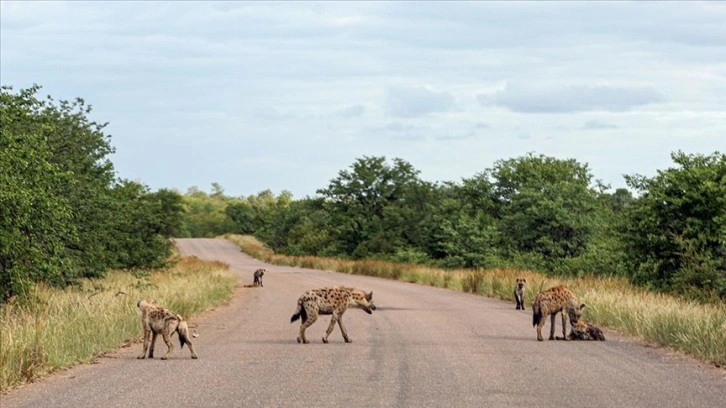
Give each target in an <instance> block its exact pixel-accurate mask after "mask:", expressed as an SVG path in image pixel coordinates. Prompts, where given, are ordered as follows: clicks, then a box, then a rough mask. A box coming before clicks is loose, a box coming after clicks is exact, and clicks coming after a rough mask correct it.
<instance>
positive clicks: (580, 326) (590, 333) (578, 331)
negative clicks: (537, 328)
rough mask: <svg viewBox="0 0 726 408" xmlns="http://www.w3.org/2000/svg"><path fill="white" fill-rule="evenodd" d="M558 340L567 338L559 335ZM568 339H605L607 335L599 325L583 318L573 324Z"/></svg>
mask: <svg viewBox="0 0 726 408" xmlns="http://www.w3.org/2000/svg"><path fill="white" fill-rule="evenodd" d="M556 339H557V340H565V338H564V337H560V336H557V337H556ZM567 340H600V341H604V340H605V335H604V334H603V333H602V330H600V328H599V327H597V326H595V325H594V324H591V323H586V322H584V321H582V320H578V321H577V323H575V324H574V325H573V326H572V329H571V330H570V334H568V335H567Z"/></svg>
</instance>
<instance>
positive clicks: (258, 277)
mask: <svg viewBox="0 0 726 408" xmlns="http://www.w3.org/2000/svg"><path fill="white" fill-rule="evenodd" d="M265 272H267V269H264V268H260V269H258V270H256V271H255V273H254V275H253V278H254V280H253V282H252V284H253V285H255V286H260V287H262V275H264V274H265Z"/></svg>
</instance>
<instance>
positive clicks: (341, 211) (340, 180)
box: [317, 157, 429, 258]
mask: <svg viewBox="0 0 726 408" xmlns="http://www.w3.org/2000/svg"><path fill="white" fill-rule="evenodd" d="M418 174H419V172H418V170H416V169H414V168H413V166H411V165H410V164H409V163H407V162H406V161H404V160H401V159H398V158H396V159H393V164H392V165H389V164H388V163H386V159H385V157H363V158H359V159H357V160H356V161H355V162H354V163H353V165H352V166H351V170H350V171H348V170H342V171H340V172H339V173H338V177H336V178H334V179H333V180H331V181H330V184H329V185H328V187H327V188H323V189H319V190H318V191H317V193H318V194H320V195H321V196H322V197H323V198H324V200H325V206H326V207H325V208H326V209H327V210H328V211H329V213H330V215H331V227H332V228H333V229H332V231H331V233H332V236H333V238H334V239H335V240H336V241H337V242H338V243H339V244H340V248H341V250H342V251H343V253H344V254H345V255H347V256H353V257H355V258H365V257H369V256H375V255H378V256H380V255H385V254H389V255H390V254H394V253H395V252H396V250H397V249H398V248H402V247H406V246H408V245H409V244H410V242H409V241H410V240H411V238H412V237H414V236H415V232H414V230H415V228H416V226H417V223H418V221H417V219H418V218H419V217H420V216H421V215H422V214H424V213H423V212H422V210H423V207H424V205H425V197H426V195H427V194H428V193H427V191H428V189H429V188H428V187H427V186H425V185H424V183H422V182H421V180H419V178H418Z"/></svg>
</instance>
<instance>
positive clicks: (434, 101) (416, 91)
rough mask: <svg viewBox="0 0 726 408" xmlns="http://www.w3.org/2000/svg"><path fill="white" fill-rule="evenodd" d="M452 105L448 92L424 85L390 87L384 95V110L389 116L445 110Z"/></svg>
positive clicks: (406, 116)
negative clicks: (434, 89)
mask: <svg viewBox="0 0 726 408" xmlns="http://www.w3.org/2000/svg"><path fill="white" fill-rule="evenodd" d="M453 105H454V97H453V96H451V94H449V93H448V92H437V91H433V90H430V89H428V88H425V87H396V88H390V89H389V90H388V94H387V97H386V110H387V112H388V114H389V115H391V116H399V117H405V118H411V117H418V116H425V115H428V114H430V113H434V112H446V111H448V110H449V109H450V108H451V107H452V106H453Z"/></svg>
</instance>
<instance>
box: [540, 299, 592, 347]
mask: <svg viewBox="0 0 726 408" xmlns="http://www.w3.org/2000/svg"><path fill="white" fill-rule="evenodd" d="M584 308H585V304H584V303H583V304H581V305H578V303H577V298H576V297H575V294H574V293H572V291H571V290H569V289H567V288H566V287H565V286H564V285H559V286H555V287H553V288H550V289H547V290H543V291H542V292H539V293H538V294H537V296H535V298H534V301H533V302H532V326H537V340H539V341H542V340H543V338H542V326H544V324H545V318H546V317H547V316H548V315H549V316H550V317H551V319H550V320H551V325H550V326H551V327H550V338H549V339H550V340H554V339H555V316H556V315H557V313H562V337H563V338H564V339H567V323H566V319H565V313H567V315H568V316H569V318H570V325H571V326H574V325H575V324H576V323H577V322H578V320H580V316H581V315H582V309H584Z"/></svg>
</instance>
